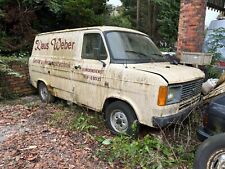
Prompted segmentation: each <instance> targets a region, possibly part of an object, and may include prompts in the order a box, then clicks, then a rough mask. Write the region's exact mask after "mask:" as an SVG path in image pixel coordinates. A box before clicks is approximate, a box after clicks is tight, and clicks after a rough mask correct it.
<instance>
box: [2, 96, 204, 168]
mask: <svg viewBox="0 0 225 169" xmlns="http://www.w3.org/2000/svg"><path fill="white" fill-rule="evenodd" d="M83 112H85V114H86V116H84V115H85V114H83ZM93 113H95V112H91V111H89V110H87V109H85V108H80V107H75V108H71V106H68V105H67V104H65V102H63V101H57V102H56V103H54V104H44V103H41V101H40V99H39V97H38V96H36V95H33V96H27V97H22V98H18V99H16V100H11V101H3V102H1V103H0V159H1V160H0V169H1V168H3V169H11V168H12V169H15V168H16V169H20V168H21V169H23V168H37V169H39V168H68V169H73V168H76V169H78V168H79V169H82V168H84V169H88V168H91V169H93V168H121V163H120V162H118V161H117V162H110V163H109V162H106V160H104V161H103V159H102V158H98V156H97V155H96V151H97V149H98V148H99V147H100V145H99V142H98V141H97V140H98V139H96V138H98V137H101V138H102V137H104V138H113V137H114V136H113V135H111V133H110V132H109V130H108V129H107V128H106V127H105V125H104V121H103V117H102V115H99V113H95V114H96V115H94V119H91V118H90V119H91V120H92V121H91V123H87V122H86V121H85V119H86V118H87V117H88V118H89V116H90V115H93ZM65 114H66V115H65ZM64 115H65V116H64ZM96 117H97V118H96ZM72 118H74V119H75V122H73V121H72V120H74V119H72ZM71 119H72V120H71ZM90 119H89V120H90ZM82 120H83V121H82ZM185 123H186V124H182V125H179V126H175V127H172V128H167V129H164V130H163V131H160V130H155V129H151V128H149V127H145V126H142V130H141V133H140V135H139V137H140V138H144V136H145V135H148V134H149V135H152V136H153V137H158V138H160V139H162V140H164V142H165V144H167V145H171V146H174V145H175V146H177V145H181V146H182V147H183V148H184V149H185V154H186V153H187V154H189V155H185V154H184V156H187V157H182V159H181V160H185V161H186V162H187V161H189V158H190V154H193V153H194V151H195V149H196V147H197V146H198V145H199V144H200V143H199V141H198V140H197V138H196V134H195V131H196V127H197V126H198V125H199V124H198V120H197V121H195V119H193V117H191V119H189V120H187V122H185ZM68 124H69V125H68ZM96 126H97V127H96ZM68 127H69V128H68ZM74 129H75V130H74ZM84 129H87V130H88V131H87V130H84ZM89 129H90V130H89ZM81 130H82V131H81ZM175 155H176V156H177V158H179V157H180V155H179V154H175ZM191 156H192V155H191ZM106 158H107V157H105V158H104V159H106ZM184 158H185V159H184ZM191 158H192V157H191ZM190 160H192V159H190ZM124 167H125V168H126V166H123V165H122V168H124ZM182 168H185V167H182Z"/></svg>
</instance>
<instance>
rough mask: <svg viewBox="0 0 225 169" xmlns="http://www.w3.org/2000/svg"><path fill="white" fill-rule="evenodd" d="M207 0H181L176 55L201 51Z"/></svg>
mask: <svg viewBox="0 0 225 169" xmlns="http://www.w3.org/2000/svg"><path fill="white" fill-rule="evenodd" d="M206 1H207V0H181V7H180V18H179V28H178V41H177V55H178V57H179V56H180V55H181V52H202V45H203V42H204V29H205V15H206V4H207V2H206Z"/></svg>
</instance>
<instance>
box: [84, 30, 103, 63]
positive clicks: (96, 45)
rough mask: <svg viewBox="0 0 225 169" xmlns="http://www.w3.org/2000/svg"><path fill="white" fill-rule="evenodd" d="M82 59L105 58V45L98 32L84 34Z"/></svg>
mask: <svg viewBox="0 0 225 169" xmlns="http://www.w3.org/2000/svg"><path fill="white" fill-rule="evenodd" d="M81 57H82V58H83V59H95V60H105V59H106V58H107V54H106V50H105V46H104V43H103V40H102V37H101V35H100V34H97V33H90V34H84V39H83V48H82V55H81Z"/></svg>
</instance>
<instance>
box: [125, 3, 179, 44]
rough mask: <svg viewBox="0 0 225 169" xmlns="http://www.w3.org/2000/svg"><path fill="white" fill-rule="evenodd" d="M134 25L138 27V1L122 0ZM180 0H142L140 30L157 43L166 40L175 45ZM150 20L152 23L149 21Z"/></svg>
mask: <svg viewBox="0 0 225 169" xmlns="http://www.w3.org/2000/svg"><path fill="white" fill-rule="evenodd" d="M122 2H123V5H124V7H125V8H126V11H125V15H127V16H128V18H129V19H130V22H131V23H132V27H133V28H136V27H137V25H136V24H137V23H136V17H137V1H134V0H122ZM179 12H180V0H174V1H171V0H151V1H149V3H148V1H146V0H140V26H139V30H141V31H143V32H145V33H147V34H148V35H149V36H150V37H151V38H152V39H153V40H154V41H155V43H157V44H158V43H159V42H165V43H167V46H166V47H174V43H175V42H176V40H177V35H178V21H179ZM149 22H150V23H149Z"/></svg>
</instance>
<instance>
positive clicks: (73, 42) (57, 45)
mask: <svg viewBox="0 0 225 169" xmlns="http://www.w3.org/2000/svg"><path fill="white" fill-rule="evenodd" d="M29 72H30V79H31V83H32V85H33V86H34V87H36V88H38V90H39V94H40V98H41V100H42V101H43V102H51V101H53V98H54V97H59V98H62V99H65V100H68V101H71V102H74V103H76V104H78V105H83V106H86V107H88V108H90V109H93V110H95V111H98V112H104V115H105V120H106V124H107V125H108V127H109V128H110V129H111V131H112V132H113V133H128V134H132V133H134V132H137V131H138V127H139V124H144V125H148V126H151V127H164V126H167V125H168V124H171V123H176V122H177V121H178V120H183V119H184V118H185V117H186V116H187V114H188V113H189V112H190V110H191V108H192V107H193V106H194V105H195V104H196V103H197V102H198V101H199V99H200V92H201V85H202V82H203V78H204V73H203V72H202V71H200V70H199V69H196V68H192V67H186V66H182V65H174V64H170V63H169V62H168V61H167V60H165V59H164V58H163V56H162V54H161V53H160V51H159V50H158V48H157V47H156V46H155V45H154V43H153V42H152V41H151V40H150V39H149V37H148V36H147V35H146V34H144V33H141V32H138V31H135V30H131V29H125V28H119V27H108V26H102V27H90V28H80V29H71V30H62V31H56V32H49V33H42V34H39V35H37V36H36V38H35V41H34V46H33V51H32V55H31V57H30V60H29ZM133 124H136V127H135V129H134V127H132V126H133Z"/></svg>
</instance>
